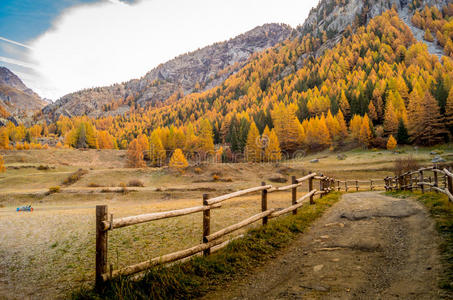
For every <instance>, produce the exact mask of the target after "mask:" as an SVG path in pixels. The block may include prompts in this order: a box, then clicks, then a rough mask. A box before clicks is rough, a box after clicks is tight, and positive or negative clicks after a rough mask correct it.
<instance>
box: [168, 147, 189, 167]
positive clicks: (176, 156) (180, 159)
mask: <svg viewBox="0 0 453 300" xmlns="http://www.w3.org/2000/svg"><path fill="white" fill-rule="evenodd" d="M169 166H170V168H172V169H173V170H176V171H178V172H180V173H184V170H185V169H186V168H187V167H188V166H189V163H188V162H187V159H186V157H185V156H184V153H183V152H182V150H181V149H179V148H178V149H176V150H175V151H174V152H173V155H172V156H171V158H170V164H169Z"/></svg>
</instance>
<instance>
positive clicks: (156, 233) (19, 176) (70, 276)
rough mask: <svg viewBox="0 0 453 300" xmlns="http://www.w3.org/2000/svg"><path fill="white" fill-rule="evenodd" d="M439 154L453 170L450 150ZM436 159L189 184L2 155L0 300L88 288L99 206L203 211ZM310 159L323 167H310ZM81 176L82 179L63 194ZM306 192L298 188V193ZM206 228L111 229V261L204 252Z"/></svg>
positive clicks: (180, 223) (356, 155)
mask: <svg viewBox="0 0 453 300" xmlns="http://www.w3.org/2000/svg"><path fill="white" fill-rule="evenodd" d="M436 149H437V150H441V151H443V154H442V156H443V157H444V158H445V159H447V160H448V161H449V162H451V161H453V147H452V146H451V145H445V146H443V147H441V148H436ZM432 150H433V149H418V150H417V151H415V150H413V149H412V148H409V147H408V148H405V149H403V152H405V153H402V154H393V153H390V152H388V151H376V152H373V151H364V150H353V151H349V152H346V153H345V154H346V156H347V157H346V159H345V160H338V159H337V154H335V153H330V152H324V153H318V154H316V155H309V156H307V157H305V158H303V159H301V160H298V161H290V162H286V163H281V164H279V165H275V164H264V165H260V164H247V163H243V164H217V165H200V166H197V167H190V168H189V169H188V170H187V171H186V173H185V174H183V175H179V174H176V173H173V172H172V171H170V170H168V169H167V168H160V169H154V168H145V169H130V168H127V167H126V158H125V154H126V153H125V152H123V151H108V150H106V151H96V150H90V151H78V150H45V151H44V150H35V151H11V152H9V151H5V152H3V153H0V154H2V155H4V158H5V162H6V167H7V171H6V173H2V174H0V299H1V298H2V297H7V298H24V297H29V298H38V297H40V298H55V297H57V296H60V297H64V296H65V295H68V293H70V292H71V291H72V290H74V289H75V288H78V287H80V286H82V285H91V284H92V283H93V278H94V255H95V253H94V252H95V251H94V240H95V231H94V221H95V206H96V205H97V204H107V205H108V207H109V213H112V214H113V215H114V218H117V217H122V216H129V215H136V214H142V213H147V212H158V211H164V210H172V209H178V208H185V207H191V206H198V205H201V202H202V200H201V199H202V194H204V193H208V194H209V195H210V196H216V195H221V194H226V193H229V192H232V191H236V190H239V189H243V188H247V187H252V186H257V185H259V184H260V183H261V182H262V181H266V182H267V183H269V182H270V178H272V177H276V176H277V175H278V176H283V177H286V178H288V179H289V178H290V176H291V175H296V176H298V177H301V176H302V175H304V174H307V173H308V171H317V172H322V173H324V174H325V175H328V176H332V177H336V178H339V179H359V180H363V179H369V178H376V179H378V178H379V179H380V178H384V177H385V176H387V175H389V174H391V172H392V167H393V161H394V160H395V159H396V158H398V157H404V156H406V155H408V154H412V155H413V156H414V157H415V158H416V159H417V160H418V161H419V162H420V163H421V164H424V165H429V164H430V161H431V159H432V158H433V155H430V151H432ZM314 158H318V159H319V162H318V163H310V160H312V159H314ZM79 168H82V169H84V170H85V171H86V172H85V174H84V175H83V176H82V177H81V178H80V179H79V180H78V181H76V182H74V183H72V184H67V185H64V184H63V182H64V181H65V179H66V178H68V177H69V176H70V175H71V174H73V173H74V172H76V171H77V170H78V169H79ZM214 175H216V176H214ZM214 177H216V178H217V177H218V178H217V180H215V178H214ZM134 180H135V181H137V180H138V181H140V182H142V183H143V187H127V188H126V189H125V190H124V188H123V186H127V185H128V184H129V183H130V182H131V181H134ZM272 184H274V185H276V186H279V185H284V183H272ZM56 186H59V187H60V191H59V192H57V193H52V194H49V193H48V191H49V188H51V187H56ZM306 190H307V187H306V186H302V187H301V188H300V189H299V193H300V194H301V193H303V191H306ZM290 199H291V196H290V193H278V194H271V195H269V207H276V208H278V207H287V206H289V204H290V203H291V200H290ZM24 204H32V205H33V207H34V211H33V212H32V213H26V212H16V211H15V210H16V207H18V206H20V205H24ZM258 211H260V196H259V195H251V196H247V197H242V198H237V199H234V200H231V201H227V202H226V203H225V204H224V205H223V206H222V208H221V209H218V210H215V211H213V212H212V226H213V228H212V229H211V230H212V231H216V230H219V229H221V228H222V227H225V226H226V225H229V224H233V223H236V222H238V221H240V220H243V219H244V218H246V217H248V216H251V215H253V214H255V213H257V212H258ZM201 225H202V216H201V213H197V214H193V215H189V216H184V217H179V218H173V219H168V220H162V221H155V222H151V223H146V224H141V225H136V226H131V227H127V228H121V229H118V230H114V231H112V232H111V233H109V262H110V263H112V264H113V267H114V268H115V269H116V268H119V267H123V266H126V265H129V264H132V263H137V262H141V261H143V260H145V259H148V258H152V257H155V256H158V255H162V254H166V253H169V252H173V251H176V250H180V249H184V248H187V247H188V246H193V245H195V244H198V243H199V242H200V241H201V233H202V228H201ZM246 229H247V228H246ZM246 229H244V230H246ZM239 233H240V232H239ZM239 233H235V234H239Z"/></svg>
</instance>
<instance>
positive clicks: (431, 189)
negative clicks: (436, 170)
mask: <svg viewBox="0 0 453 300" xmlns="http://www.w3.org/2000/svg"><path fill="white" fill-rule="evenodd" d="M432 183H433V181H432V178H431V176H429V184H430V186H429V191H430V192H432V191H433V187H432V186H431V184H432Z"/></svg>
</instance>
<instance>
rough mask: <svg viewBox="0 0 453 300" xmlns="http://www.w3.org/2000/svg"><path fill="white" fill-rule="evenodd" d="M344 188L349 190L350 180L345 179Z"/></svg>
mask: <svg viewBox="0 0 453 300" xmlns="http://www.w3.org/2000/svg"><path fill="white" fill-rule="evenodd" d="M344 189H345V191H346V193H347V192H348V180H347V179H345V181H344Z"/></svg>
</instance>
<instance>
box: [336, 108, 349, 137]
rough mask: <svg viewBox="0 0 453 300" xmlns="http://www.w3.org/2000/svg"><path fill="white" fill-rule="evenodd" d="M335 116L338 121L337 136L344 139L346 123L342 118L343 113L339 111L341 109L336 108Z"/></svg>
mask: <svg viewBox="0 0 453 300" xmlns="http://www.w3.org/2000/svg"><path fill="white" fill-rule="evenodd" d="M335 118H336V119H337V122H338V128H339V130H338V136H339V137H340V138H341V139H344V138H346V137H347V136H348V126H347V125H346V121H345V120H344V116H343V113H342V112H341V110H338V113H337V115H336V116H335Z"/></svg>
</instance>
